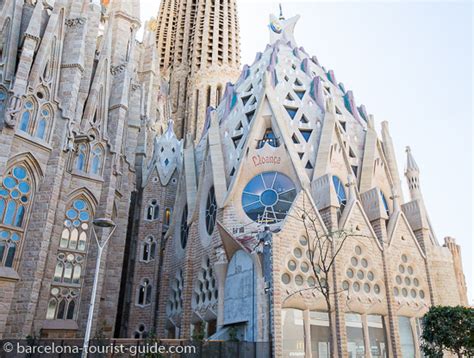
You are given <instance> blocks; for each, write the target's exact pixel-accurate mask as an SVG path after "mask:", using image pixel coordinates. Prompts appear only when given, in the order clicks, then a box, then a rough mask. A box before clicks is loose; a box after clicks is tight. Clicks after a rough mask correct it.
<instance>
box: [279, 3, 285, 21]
mask: <svg viewBox="0 0 474 358" xmlns="http://www.w3.org/2000/svg"><path fill="white" fill-rule="evenodd" d="M278 5H279V7H280V20H285V17H284V16H283V7H282V6H281V3H279V4H278Z"/></svg>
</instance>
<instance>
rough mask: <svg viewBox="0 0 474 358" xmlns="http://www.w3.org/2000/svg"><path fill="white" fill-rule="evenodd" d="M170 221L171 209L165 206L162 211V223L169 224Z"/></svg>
mask: <svg viewBox="0 0 474 358" xmlns="http://www.w3.org/2000/svg"><path fill="white" fill-rule="evenodd" d="M170 222H171V209H170V208H166V209H165V213H164V220H163V225H165V226H169V225H170Z"/></svg>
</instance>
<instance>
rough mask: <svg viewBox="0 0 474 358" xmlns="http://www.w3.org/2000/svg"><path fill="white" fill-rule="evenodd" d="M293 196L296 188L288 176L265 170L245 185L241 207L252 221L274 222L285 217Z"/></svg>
mask: <svg viewBox="0 0 474 358" xmlns="http://www.w3.org/2000/svg"><path fill="white" fill-rule="evenodd" d="M295 197H296V188H295V185H294V183H293V182H292V181H291V179H290V178H288V177H287V176H286V175H284V174H281V173H278V172H265V173H262V174H259V175H257V176H255V177H254V178H252V180H250V181H249V182H248V183H247V185H246V186H245V188H244V191H243V193H242V207H243V208H244V211H245V213H246V214H247V216H248V217H249V218H250V219H252V220H253V221H255V222H258V223H266V224H274V223H277V222H280V221H282V220H283V219H285V217H286V214H287V213H288V210H290V208H291V204H293V200H295Z"/></svg>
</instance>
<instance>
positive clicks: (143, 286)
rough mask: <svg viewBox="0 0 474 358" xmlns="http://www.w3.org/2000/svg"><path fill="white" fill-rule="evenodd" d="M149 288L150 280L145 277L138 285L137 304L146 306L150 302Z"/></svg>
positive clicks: (150, 287) (150, 288)
mask: <svg viewBox="0 0 474 358" xmlns="http://www.w3.org/2000/svg"><path fill="white" fill-rule="evenodd" d="M151 290H152V286H151V284H150V280H149V279H147V278H145V279H143V280H142V282H141V283H140V285H139V286H138V292H137V305H140V306H146V305H149V304H151Z"/></svg>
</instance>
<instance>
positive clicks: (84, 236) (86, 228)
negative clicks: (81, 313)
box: [46, 198, 92, 319]
mask: <svg viewBox="0 0 474 358" xmlns="http://www.w3.org/2000/svg"><path fill="white" fill-rule="evenodd" d="M91 220H92V212H91V208H90V206H89V205H88V203H87V202H86V201H85V200H84V199H82V198H78V199H75V200H73V201H72V203H71V204H70V206H69V207H68V208H67V210H66V214H65V219H64V226H63V230H62V232H61V237H60V238H59V247H58V253H57V256H56V265H55V269H54V274H53V283H52V286H51V291H50V294H51V295H50V296H51V297H50V300H49V304H48V309H47V313H46V317H47V319H75V318H76V310H77V306H78V302H79V294H80V290H81V278H82V273H83V268H84V267H85V260H86V249H87V242H88V236H89V232H90V227H91V225H90V223H91Z"/></svg>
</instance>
